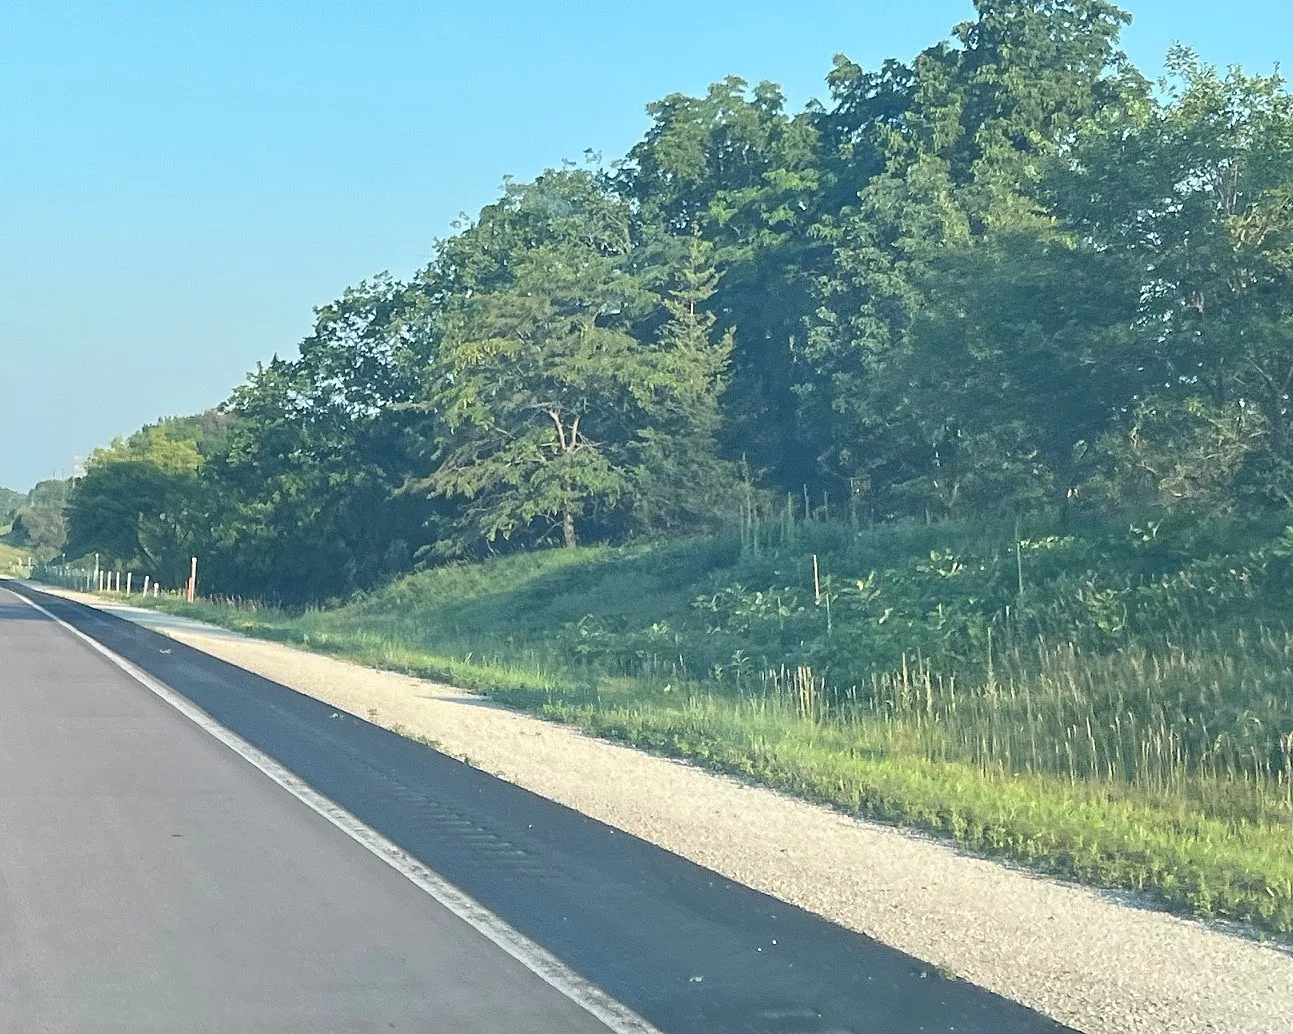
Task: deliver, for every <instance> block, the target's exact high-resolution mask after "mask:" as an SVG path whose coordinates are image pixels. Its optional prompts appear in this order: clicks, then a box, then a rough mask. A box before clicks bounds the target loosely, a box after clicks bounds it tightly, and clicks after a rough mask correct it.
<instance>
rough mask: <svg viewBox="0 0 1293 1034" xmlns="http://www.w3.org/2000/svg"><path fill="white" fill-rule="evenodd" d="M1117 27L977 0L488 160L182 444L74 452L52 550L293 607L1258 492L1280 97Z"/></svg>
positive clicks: (1073, 14) (1076, 13) (1248, 503)
mask: <svg viewBox="0 0 1293 1034" xmlns="http://www.w3.org/2000/svg"><path fill="white" fill-rule="evenodd" d="M1127 20H1128V16H1127V15H1126V14H1124V13H1123V12H1122V11H1120V10H1119V9H1118V8H1116V7H1114V6H1113V5H1112V4H1111V3H1109V2H1107V0H978V2H977V3H976V17H975V18H974V19H973V20H971V21H968V22H966V23H964V24H962V25H958V26H956V27H955V28H954V30H953V32H952V34H951V36H950V37H949V38H948V39H947V40H944V41H942V42H939V43H937V44H935V45H934V46H932V47H930V48H928V49H927V50H925V51H923V52H922V53H920V54H918V55H917V56H916V57H915V58H914V59H913V60H911V61H909V62H903V61H898V60H891V61H887V62H885V63H884V64H883V65H882V66H881V67H880V68H879V69H864V68H861V67H859V66H858V65H856V64H854V63H853V62H851V61H849V60H848V59H847V58H845V57H843V56H839V57H837V58H836V60H835V64H834V67H833V68H832V70H831V72H830V74H829V75H828V76H827V82H826V86H827V90H828V98H827V100H826V101H825V102H820V103H819V102H814V103H812V104H810V105H808V106H807V107H806V108H805V109H804V110H802V111H800V112H797V113H794V112H789V111H787V110H786V107H785V103H784V99H783V97H782V94H781V91H780V90H779V89H778V88H777V87H776V86H775V85H774V84H772V83H760V84H757V85H755V86H750V85H749V84H747V83H746V82H744V81H743V80H741V79H739V78H736V77H728V78H726V79H723V80H721V81H719V82H717V83H716V84H715V85H714V86H712V87H711V88H710V89H709V90H708V92H707V93H705V95H704V96H700V97H690V96H685V95H682V94H672V95H670V96H668V97H665V98H664V99H663V100H660V101H658V102H656V103H653V104H651V105H649V106H648V109H647V111H648V114H649V116H650V119H651V125H650V127H649V129H648V130H647V132H646V134H645V136H644V137H643V139H642V140H641V141H640V142H639V143H637V144H635V145H634V146H633V147H632V148H631V149H630V150H629V152H628V154H627V155H626V156H625V157H624V158H623V159H621V160H619V161H616V162H612V163H610V164H609V166H607V165H605V164H603V163H602V162H601V161H600V160H599V159H597V160H592V161H590V163H589V164H588V165H586V166H580V165H575V164H572V163H567V164H566V165H563V166H561V167H560V168H556V169H553V170H550V171H548V172H546V173H544V174H543V175H541V176H539V177H538V178H537V179H536V180H534V181H533V182H531V183H519V182H511V181H509V182H508V183H507V184H506V186H505V189H504V191H503V194H502V196H501V197H500V198H499V199H498V201H496V202H495V203H493V204H490V205H488V206H486V207H485V208H484V209H483V210H482V211H481V212H480V214H479V216H478V217H477V218H476V219H474V220H472V221H470V222H467V223H465V224H464V225H462V226H461V227H459V228H458V230H457V232H455V233H454V234H453V235H452V236H450V237H448V238H446V239H444V240H442V241H440V242H439V243H438V245H437V246H436V249H435V254H434V258H433V259H432V261H431V262H430V263H429V264H428V265H427V266H426V267H425V268H423V269H421V270H418V271H416V272H414V273H413V274H412V275H411V276H410V277H409V278H408V279H407V280H404V281H401V280H397V279H395V278H393V277H391V276H389V275H386V274H382V275H380V276H378V277H376V278H374V279H373V280H371V281H368V282H365V283H362V284H360V285H358V286H356V287H354V288H352V289H349V290H347V291H346V292H345V294H344V296H343V297H342V298H340V299H339V300H337V301H335V302H333V303H331V304H329V305H326V306H324V307H322V308H321V309H319V310H318V314H317V315H318V319H317V323H316V327H315V330H314V332H313V333H312V334H311V335H310V336H309V337H308V338H307V339H306V340H305V341H304V342H303V343H302V344H301V348H300V356H299V357H298V358H295V359H278V358H275V359H274V360H273V361H271V362H270V363H269V364H268V365H265V366H262V367H260V368H258V369H257V370H256V371H255V372H254V373H253V374H252V375H251V376H250V377H249V379H248V381H247V382H246V383H245V384H243V385H242V386H241V387H239V388H237V389H236V390H235V391H234V393H233V395H232V397H231V398H230V399H229V401H228V402H227V403H226V404H225V405H224V406H223V407H221V413H220V416H219V418H218V420H216V419H215V418H208V420H207V422H206V423H205V424H204V423H202V422H201V421H189V422H188V423H187V424H186V425H185V427H186V428H187V430H186V431H185V433H188V434H190V436H191V442H192V450H191V451H196V454H197V462H196V463H193V462H191V461H192V456H190V457H189V460H187V461H185V463H183V464H180V466H179V467H177V466H176V465H175V460H174V458H173V457H172V458H165V457H154V456H152V455H150V449H149V448H148V447H146V445H147V442H146V439H148V436H149V435H150V434H151V433H152V432H151V431H145V432H143V434H144V437H143V438H139V436H136V438H134V439H131V442H130V443H127V444H125V445H122V446H120V447H114V448H113V449H112V450H107V451H103V452H100V453H99V454H96V456H95V457H94V458H93V459H92V461H91V464H90V468H91V469H90V475H89V476H88V477H87V478H86V480H85V482H84V483H83V485H82V486H81V488H80V489H79V490H78V493H79V495H80V497H81V498H80V502H79V503H78V504H77V505H75V506H74V507H73V510H72V515H71V520H72V527H71V540H72V543H71V545H70V547H69V548H70V549H71V550H72V551H73V552H76V551H84V550H89V549H93V550H95V551H98V552H101V553H105V554H108V555H110V556H111V557H112V558H113V559H115V560H116V561H119V562H121V563H124V564H130V565H133V566H136V567H140V568H147V569H150V570H151V571H152V572H153V573H154V575H155V576H157V577H160V578H162V579H163V580H164V581H171V580H173V579H174V578H175V576H176V575H175V573H176V572H177V571H182V570H183V568H184V563H185V561H186V558H187V555H188V553H189V551H190V550H196V551H198V552H200V553H201V554H202V556H203V572H204V585H205V586H206V587H207V588H208V589H210V590H213V591H219V592H227V593H237V594H242V595H255V596H262V597H273V598H277V599H281V600H284V601H289V602H291V601H295V602H298V603H302V602H307V601H311V600H321V599H327V598H340V597H344V596H346V595H347V594H349V593H351V592H353V591H355V590H357V589H365V588H370V587H372V586H374V585H378V584H381V583H382V582H384V581H386V580H388V579H389V578H391V577H393V576H394V575H397V574H399V573H401V572H404V571H408V570H410V569H412V568H413V567H414V566H415V565H416V564H417V563H419V562H435V560H436V558H438V557H444V556H468V557H470V556H480V555H483V554H485V553H489V552H497V551H510V550H515V549H518V548H526V547H532V546H536V545H543V544H547V543H550V542H558V543H559V542H564V543H565V544H567V545H570V544H573V543H575V542H580V541H601V542H614V541H625V540H630V539H636V538H642V537H648V536H650V535H653V534H657V533H659V532H661V531H673V532H677V531H683V532H702V531H705V530H713V529H716V528H717V527H718V526H721V525H724V524H727V525H729V526H730V525H731V524H732V523H733V522H734V521H735V520H736V519H737V515H738V514H740V513H746V514H747V515H748V514H752V513H762V514H764V515H765V516H766V515H767V514H769V513H770V512H771V511H772V510H774V509H775V510H780V509H781V507H782V506H783V501H784V498H785V495H784V494H785V493H794V495H795V496H796V498H797V499H798V498H800V497H802V498H803V499H804V500H805V501H806V505H807V506H808V509H809V510H810V511H816V510H823V511H825V512H829V511H831V510H832V509H833V510H834V512H835V513H837V514H840V513H849V514H853V515H857V516H859V517H860V518H862V519H867V520H884V519H891V518H897V517H902V516H908V515H917V516H922V517H926V518H927V519H931V520H932V519H936V518H946V517H957V516H967V515H972V514H980V515H986V516H993V515H998V514H1001V513H1025V512H1031V513H1047V512H1049V513H1059V512H1063V513H1068V512H1069V511H1070V510H1072V509H1073V508H1074V507H1076V508H1077V509H1078V510H1080V511H1081V516H1082V519H1089V518H1090V517H1091V515H1093V514H1094V515H1095V517H1096V519H1100V515H1102V514H1105V513H1110V512H1120V511H1123V510H1128V509H1130V510H1132V511H1135V512H1137V513H1140V514H1144V515H1151V516H1152V515H1153V514H1155V513H1159V512H1175V511H1179V510H1181V509H1191V510H1194V511H1207V512H1213V513H1226V512H1248V511H1261V512H1278V511H1281V510H1283V509H1286V508H1287V507H1288V505H1289V502H1290V494H1291V493H1293V466H1291V465H1290V459H1289V454H1288V450H1289V431H1290V428H1289V422H1290V421H1289V412H1288V393H1289V388H1290V386H1291V385H1293V351H1291V350H1290V347H1289V341H1290V335H1291V334H1293V284H1290V276H1291V275H1293V167H1291V164H1290V162H1289V160H1288V155H1289V153H1290V148H1293V99H1291V98H1290V95H1289V93H1288V92H1287V91H1286V90H1285V88H1284V83H1283V80H1282V79H1280V78H1279V76H1278V75H1271V76H1262V75H1249V74H1246V73H1244V72H1242V71H1240V70H1238V69H1232V70H1230V71H1227V72H1225V73H1221V72H1218V71H1216V70H1215V69H1213V68H1210V67H1208V66H1206V65H1204V64H1203V63H1201V62H1200V61H1199V60H1198V59H1197V58H1196V57H1195V56H1194V55H1193V54H1192V53H1191V52H1190V51H1188V50H1185V49H1183V48H1178V49H1176V50H1174V51H1173V52H1172V53H1171V54H1170V55H1169V56H1168V61H1167V68H1166V75H1165V78H1164V79H1163V80H1162V83H1161V84H1160V86H1159V87H1158V88H1155V87H1154V86H1153V85H1151V83H1150V82H1149V81H1148V80H1147V79H1146V78H1145V77H1144V76H1143V75H1141V74H1140V73H1139V72H1138V71H1137V70H1135V69H1134V68H1132V67H1131V66H1130V65H1129V64H1128V62H1127V60H1126V58H1125V57H1124V56H1123V54H1122V53H1121V52H1120V51H1119V49H1118V39H1119V33H1120V31H1121V29H1122V27H1123V25H1124V24H1125V23H1126V22H1127ZM215 423H218V424H219V427H220V432H219V433H218V434H215V433H213V427H214V425H215ZM167 427H168V429H167V431H166V438H167V440H169V441H177V440H178V439H177V438H176V435H177V434H178V433H180V431H181V427H180V425H179V424H176V423H174V422H172V423H171V424H168V425H167ZM123 450H124V451H123ZM112 495H115V496H116V497H117V499H116V502H115V503H114V502H110V501H109V499H108V497H109V496H112ZM127 497H129V498H130V499H131V500H133V501H131V502H129V503H127V502H126V501H125V500H126V498H127Z"/></svg>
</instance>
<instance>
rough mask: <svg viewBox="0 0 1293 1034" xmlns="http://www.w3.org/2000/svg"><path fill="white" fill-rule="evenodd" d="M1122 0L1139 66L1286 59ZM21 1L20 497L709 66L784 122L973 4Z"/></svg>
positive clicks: (1230, 22)
mask: <svg viewBox="0 0 1293 1034" xmlns="http://www.w3.org/2000/svg"><path fill="white" fill-rule="evenodd" d="M1125 6H1126V7H1127V8H1128V9H1129V10H1130V11H1131V13H1132V14H1133V16H1134V17H1135V21H1134V22H1133V23H1132V25H1131V26H1130V27H1129V28H1127V29H1126V30H1125V31H1124V35H1123V48H1124V49H1125V50H1126V51H1127V53H1128V55H1129V56H1130V58H1131V59H1132V60H1133V62H1134V63H1135V64H1136V65H1137V66H1138V67H1140V68H1141V70H1142V71H1143V72H1145V74H1147V75H1149V76H1150V77H1151V78H1153V77H1156V76H1157V75H1158V74H1159V73H1160V71H1161V68H1162V61H1163V56H1164V54H1165V53H1166V51H1167V48H1168V47H1169V46H1170V45H1171V44H1172V43H1173V42H1174V41H1177V40H1179V41H1180V42H1183V43H1185V44H1187V45H1190V46H1193V47H1195V48H1196V49H1197V50H1198V51H1199V53H1200V55H1201V57H1202V58H1203V59H1204V60H1205V61H1208V62H1210V63H1213V64H1216V65H1219V66H1226V65H1229V64H1233V63H1240V64H1242V65H1244V66H1245V67H1246V68H1248V69H1250V70H1254V71H1269V70H1270V69H1271V68H1272V66H1273V65H1274V64H1276V63H1277V61H1278V58H1279V56H1280V54H1282V53H1285V52H1288V51H1290V50H1293V47H1290V43H1293V25H1290V19H1289V17H1288V16H1287V13H1286V12H1284V11H1283V5H1282V4H1278V3H1276V2H1275V0H1237V2H1236V3H1233V4H1230V5H1228V6H1227V7H1225V8H1224V9H1221V8H1217V7H1216V6H1215V5H1207V6H1205V5H1203V4H1201V3H1171V2H1169V0H1145V2H1141V3H1133V4H1127V5H1125ZM14 11H15V13H14V15H13V17H12V21H13V26H12V35H11V38H12V40H13V44H12V47H11V50H12V53H13V59H12V61H11V63H10V64H9V65H8V66H7V67H6V68H5V69H2V70H0V84H3V85H4V86H5V87H7V89H8V92H9V95H10V96H12V97H15V98H16V99H17V102H16V111H15V113H14V115H13V117H12V119H11V127H10V132H9V137H10V139H9V141H8V147H7V148H6V149H5V153H4V154H3V155H0V184H2V185H3V187H4V189H5V192H6V196H7V197H8V199H9V205H8V206H7V208H6V210H5V211H4V212H3V216H2V217H0V218H2V219H3V223H2V228H3V231H4V233H5V237H6V240H7V242H8V243H9V248H8V249H7V258H6V259H4V260H3V261H4V263H5V265H4V267H3V269H2V270H0V302H2V303H3V304H0V312H2V313H3V315H2V316H0V342H2V344H0V352H3V354H4V356H5V358H4V361H3V365H0V376H3V377H4V379H5V381H6V383H8V384H10V385H14V386H17V387H16V389H14V390H11V391H10V393H9V394H10V396H11V397H10V398H8V399H7V400H6V405H5V406H4V407H3V408H0V441H3V442H5V443H7V444H8V448H6V449H4V450H3V451H0V485H4V486H6V487H9V488H10V489H12V490H14V491H23V492H25V491H28V490H29V489H30V488H31V487H32V486H33V485H34V484H35V483H37V482H38V481H41V480H46V479H49V478H51V477H53V478H58V477H66V476H67V475H68V473H69V472H70V470H71V469H72V463H73V459H74V457H77V456H79V457H86V456H88V455H89V454H90V453H91V452H92V451H93V450H94V449H95V448H96V447H99V446H104V445H107V444H108V443H109V442H110V441H111V440H112V438H114V437H116V436H120V435H128V434H130V433H131V432H133V431H134V430H135V429H137V428H138V427H140V426H141V425H143V424H145V423H149V422H152V421H154V420H157V419H159V418H163V417H167V416H180V415H186V414H189V413H193V412H200V411H202V410H204V409H209V408H212V407H214V406H217V405H218V404H219V403H220V402H222V401H223V400H225V399H226V398H227V397H228V395H229V393H230V392H231V391H232V390H233V388H234V387H235V386H236V385H237V384H238V383H240V382H241V381H242V379H243V377H244V376H245V375H246V373H247V372H248V371H249V370H251V369H253V368H254V367H255V364H256V363H257V362H262V361H268V360H269V359H270V357H271V356H272V355H274V354H279V355H293V354H295V351H296V347H297V344H298V342H299V341H300V340H301V339H302V337H304V336H305V334H307V333H308V332H309V328H310V326H311V324H312V318H313V316H312V314H313V310H314V307H315V306H319V305H324V304H326V303H327V302H328V301H330V300H331V299H333V298H335V297H337V296H338V295H339V294H340V293H341V291H342V290H344V288H345V287H347V286H348V285H350V284H353V283H356V282H358V281H359V280H362V279H364V278H367V277H370V276H372V275H374V274H375V273H377V272H379V271H381V270H390V271H391V272H392V273H393V274H394V275H395V276H397V277H400V278H406V277H408V276H410V275H411V274H412V273H413V272H414V271H415V270H417V269H418V268H420V267H421V266H423V265H425V263H426V262H427V261H428V260H429V259H430V257H431V252H432V248H433V244H434V240H435V239H436V237H437V236H443V235H446V234H448V233H449V232H450V227H451V223H452V222H453V220H454V219H456V218H457V217H458V216H459V215H460V214H463V213H465V214H468V215H474V214H475V212H476V211H477V210H478V209H479V207H480V206H481V205H482V204H486V203H488V202H489V201H490V200H492V199H493V198H494V197H495V196H496V195H497V193H498V189H499V186H500V184H501V182H502V180H503V178H504V176H505V175H507V174H509V173H510V174H514V175H515V176H516V177H517V178H520V179H528V178H530V177H532V176H533V175H535V174H537V173H538V172H540V171H541V170H542V169H543V168H545V167H549V166H553V165H556V164H558V163H559V162H560V161H561V160H562V159H563V158H565V157H578V156H579V155H580V154H582V153H583V152H584V151H585V149H591V150H594V151H597V152H600V153H602V154H603V155H605V156H606V158H607V160H610V159H612V158H614V157H617V156H619V155H621V154H623V153H624V152H625V151H626V150H627V149H628V147H630V146H631V145H632V143H633V142H634V141H636V140H637V139H638V138H639V137H640V136H641V134H642V132H643V131H644V130H645V128H646V127H647V125H648V120H647V118H646V116H645V114H644V110H643V109H644V106H645V105H646V104H647V103H649V102H650V101H652V100H655V99H658V98H660V97H663V96H665V95H666V94H668V93H670V92H674V91H677V92H684V93H691V94H695V93H698V92H701V91H703V90H704V88H705V87H706V85H707V84H709V83H711V82H714V81H717V80H720V79H722V78H723V77H724V76H726V75H729V74H743V75H744V77H746V78H747V79H748V80H749V81H750V82H751V83H754V82H757V81H759V80H761V79H765V78H766V79H770V80H772V81H774V82H777V83H779V84H781V85H782V86H783V88H784V90H785V93H786V96H787V107H788V108H789V109H791V110H799V109H801V108H802V107H803V106H804V104H806V103H807V102H808V100H809V99H810V98H812V97H818V98H821V97H824V96H826V91H825V89H824V77H825V75H826V73H827V71H828V70H829V68H830V60H831V55H832V54H833V53H836V52H842V53H845V54H847V55H848V56H849V57H850V58H852V59H853V60H856V61H859V62H860V63H862V64H864V65H866V66H868V67H875V66H877V65H878V64H879V63H880V62H881V61H882V60H884V59H885V58H888V57H896V58H899V59H909V58H910V57H912V56H913V55H914V54H916V53H918V52H919V51H920V50H921V49H923V48H924V47H926V46H929V45H930V44H932V43H934V42H936V41H937V40H939V39H942V38H945V37H946V36H947V34H948V32H949V31H950V30H951V28H952V27H953V25H955V24H956V23H957V22H960V21H963V20H965V19H966V18H968V17H970V15H971V13H972V5H971V3H970V2H969V0H934V2H931V3H928V4H922V5H909V6H908V7H905V8H902V9H900V10H897V11H895V10H893V9H891V8H889V7H888V6H886V5H880V4H878V3H876V4H868V3H861V4H859V3H855V2H850V3H846V2H844V0H813V2H810V3H807V4H800V5H795V7H794V8H793V10H791V9H788V8H786V7H785V6H784V5H780V4H775V3H772V2H771V0H761V2H756V3H753V4H741V5H740V6H739V7H738V6H737V5H736V4H734V3H730V2H721V3H715V4H711V5H704V6H703V7H699V6H697V5H693V4H683V3H681V2H680V0H663V2H661V3H660V4H658V5H656V7H655V9H654V10H653V13H652V17H651V18H650V19H649V20H646V19H644V18H642V17H641V16H639V15H637V14H635V13H633V12H626V11H620V10H615V11H611V10H608V9H604V8H600V7H591V6H590V7H587V8H584V7H583V5H579V4H557V5H552V6H544V5H534V6H531V5H517V4H511V3H496V4H494V5H492V6H491V7H488V8H484V9H482V8H471V9H468V8H466V7H465V6H464V7H463V8H458V7H457V6H456V5H443V6H436V7H434V8H430V9H428V8H427V7H425V6H424V5H417V4H412V3H391V4H386V5H381V6H380V7H378V8H374V7H370V6H368V5H364V6H360V5H345V4H342V5H337V6H332V5H329V8H328V9H327V10H326V11H322V12H320V11H314V10H307V9H306V8H304V7H301V6H299V5H277V4H263V5H258V4H254V3H253V4H251V5H240V7H239V9H238V12H237V13H232V12H230V11H229V10H228V9H226V8H224V7H223V6H222V5H218V4H213V3H199V2H195V3H194V4H191V5H187V6H186V7H185V8H184V10H183V12H182V13H175V14H170V13H166V12H162V11H160V10H158V9H151V10H141V9H140V7H139V5H133V4H128V3H122V2H118V3H115V4H110V5H107V7H106V8H105V5H103V4H91V3H89V2H87V0H76V2H71V3H65V4H62V5H59V6H58V8H57V9H56V10H53V11H51V9H50V7H49V5H44V4H40V5H37V4H35V3H31V2H23V0H20V2H18V3H17V4H16V5H15V8H14ZM680 24H685V25H686V26H688V31H687V32H682V33H680V32H678V31H677V29H676V27H677V26H678V25H680ZM487 25H488V26H489V31H483V30H484V28H485V27H486V26H487ZM589 54H597V55H606V54H613V55H614V57H615V67H614V70H613V71H612V72H608V71H607V70H606V67H605V66H606V63H607V62H606V61H605V60H596V61H589V60H588V58H587V55H589ZM37 429H39V430H37Z"/></svg>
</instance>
